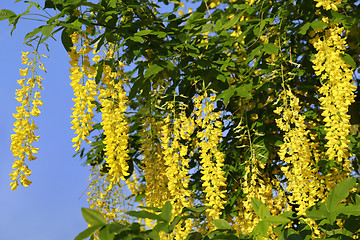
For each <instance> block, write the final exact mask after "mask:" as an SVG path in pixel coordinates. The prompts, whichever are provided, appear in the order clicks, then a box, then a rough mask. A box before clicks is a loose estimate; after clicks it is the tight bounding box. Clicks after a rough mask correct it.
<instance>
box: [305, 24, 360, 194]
mask: <svg viewBox="0 0 360 240" xmlns="http://www.w3.org/2000/svg"><path fill="white" fill-rule="evenodd" d="M343 35H344V28H343V27H340V26H339V24H332V25H329V27H328V28H326V29H325V30H324V31H320V32H319V33H318V34H317V35H316V36H315V37H314V38H313V39H312V40H311V43H312V44H313V45H314V47H315V49H316V50H317V53H316V54H315V57H316V58H315V59H314V60H313V64H314V65H313V68H314V70H315V74H316V75H317V76H320V77H321V80H322V82H323V85H322V86H321V88H320V89H319V93H320V94H321V96H322V97H320V99H319V101H320V104H321V109H322V110H323V112H322V116H323V117H324V119H323V121H324V122H325V130H326V131H327V133H326V136H325V138H326V140H327V143H326V145H325V148H326V155H327V157H328V160H330V161H335V162H336V163H337V164H338V165H339V166H340V169H337V168H336V169H335V168H333V171H334V172H333V174H332V177H331V178H329V177H327V178H326V179H327V180H328V181H327V183H328V185H329V186H328V187H330V188H332V187H333V186H332V184H334V183H336V182H337V181H341V180H342V179H344V178H346V176H347V175H348V174H349V173H350V172H351V171H352V166H351V163H350V153H349V147H348V145H349V140H348V139H347V136H348V135H349V133H350V126H351V125H350V115H349V114H348V108H349V106H350V105H351V104H352V103H353V102H354V99H355V95H354V91H355V90H356V87H355V86H354V85H353V77H352V75H353V71H352V70H351V68H350V66H349V65H348V64H346V63H345V62H344V60H343V59H342V58H341V55H342V54H343V53H344V52H345V50H346V47H347V44H346V36H343Z"/></svg>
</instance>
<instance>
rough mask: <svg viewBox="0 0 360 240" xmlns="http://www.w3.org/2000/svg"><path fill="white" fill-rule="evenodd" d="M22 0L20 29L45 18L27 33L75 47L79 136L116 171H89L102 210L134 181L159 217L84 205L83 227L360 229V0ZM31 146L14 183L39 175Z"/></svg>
mask: <svg viewBox="0 0 360 240" xmlns="http://www.w3.org/2000/svg"><path fill="white" fill-rule="evenodd" d="M16 2H20V0H17V1H16ZM23 3H24V4H27V5H28V9H27V10H26V11H25V12H23V13H21V14H16V13H14V12H12V11H10V10H5V9H3V10H0V20H5V19H7V20H9V25H10V26H12V27H13V28H12V30H11V32H12V31H13V30H14V29H15V28H16V26H17V24H18V22H19V21H20V20H21V19H29V18H31V19H33V20H40V21H42V22H43V25H41V26H39V27H38V28H35V29H34V30H32V31H31V32H30V33H28V34H27V35H26V36H25V42H26V43H27V44H28V45H30V44H31V43H33V42H35V43H37V46H39V44H46V42H47V41H51V39H53V38H54V39H56V38H60V39H61V42H62V45H63V46H64V49H65V50H66V51H67V52H68V53H69V58H70V62H69V63H70V65H71V67H70V79H71V86H72V87H73V90H74V95H75V98H74V108H73V109H72V110H73V115H72V117H73V121H72V124H73V127H72V129H74V131H75V137H74V139H73V142H74V147H76V151H77V154H78V155H79V156H80V157H81V158H85V161H86V164H87V165H91V166H92V169H93V170H94V171H98V172H96V173H94V175H96V176H97V180H96V181H97V182H96V183H103V185H102V186H100V187H97V186H96V184H95V180H92V181H93V184H91V186H92V188H91V189H90V192H89V193H88V195H89V196H90V199H89V201H90V202H91V203H92V206H93V207H92V208H94V209H98V210H101V212H102V213H107V214H106V218H107V219H114V216H117V214H118V212H119V210H118V209H117V207H114V206H113V205H114V203H115V202H116V200H115V199H116V198H117V197H116V196H117V191H118V190H116V189H117V187H119V186H120V187H122V186H125V185H126V186H127V188H128V189H129V190H130V191H131V193H130V194H129V195H128V196H118V197H122V198H123V199H124V201H128V204H130V203H132V201H133V200H134V199H135V200H136V201H137V203H136V204H137V205H141V206H143V207H144V209H145V210H143V211H140V212H136V211H135V212H130V215H131V216H134V217H140V218H144V217H145V220H144V221H145V223H146V226H147V227H148V229H149V230H144V229H142V228H141V225H140V224H137V223H132V224H129V223H126V222H123V223H118V222H113V223H108V224H106V223H105V222H104V219H103V217H101V215H99V214H98V213H96V212H95V211H90V210H85V209H84V210H83V213H84V217H85V219H86V220H87V222H88V223H89V225H90V228H89V229H87V230H85V231H84V232H82V233H81V234H80V235H79V236H80V237H79V236H78V239H83V238H86V237H88V236H90V235H91V234H92V233H93V232H94V231H95V230H99V237H100V239H107V238H109V239H111V238H112V237H115V239H116V238H119V239H122V238H121V237H123V236H129V237H128V238H129V239H130V236H131V235H135V236H137V237H138V238H139V239H145V238H147V237H150V238H154V239H157V238H159V237H160V238H162V239H163V238H175V239H185V238H188V239H239V238H240V239H241V237H242V236H243V235H242V234H244V238H246V237H248V235H249V234H251V235H249V236H251V237H252V238H256V239H261V238H263V237H264V238H279V239H309V238H310V237H311V238H324V239H331V237H332V238H339V239H342V238H345V239H347V238H346V237H350V236H351V237H355V235H354V234H355V233H356V232H357V231H358V229H357V228H356V229H355V228H352V227H350V226H353V225H352V223H353V222H355V223H357V222H358V218H359V216H358V215H357V211H358V204H359V203H358V202H359V199H358V198H359V197H358V195H351V196H349V197H348V191H349V189H351V188H352V187H354V184H355V180H354V178H348V177H349V176H354V175H358V174H359V167H358V164H359V161H358V159H359V155H360V151H359V148H360V147H359V144H358V143H359V137H360V135H359V130H358V128H359V124H360V116H359V112H360V111H359V96H358V90H357V85H358V82H357V78H356V76H357V74H354V72H355V70H356V69H357V67H358V66H359V64H360V62H359V54H360V48H359V45H360V38H359V32H360V28H359V24H358V23H359V20H360V19H359V14H358V12H359V11H360V9H359V4H358V1H355V0H349V1H339V0H331V1H327V0H315V1H312V0H305V1H296V0H275V1H273V0H221V1H220V0H204V1H202V0H201V1H196V0H195V1H193V2H180V1H177V0H172V1H169V0H158V1H149V0H140V1H133V0H98V1H87V0H46V1H44V3H42V4H38V3H35V2H32V1H23ZM185 4H186V6H185ZM184 10H185V11H186V10H188V12H187V13H185V12H184ZM58 33H60V36H58V35H59V34H58ZM37 51H38V48H36V51H35V52H34V53H35V55H36V56H37V55H38V53H37ZM34 69H35V65H34ZM23 71H24V70H21V73H22V72H23ZM30 93H31V91H30ZM28 99H30V100H31V99H32V95H31V94H29V98H28ZM30 100H27V102H26V103H27V104H30V105H31V101H30ZM26 111H27V110H24V111H22V113H23V114H24V116H25V117H24V120H21V121H20V123H19V125H21V123H22V122H25V120H26V121H28V119H29V117H28V115H26V113H27V112H26ZM19 115H21V114H19ZM95 115H98V116H100V115H101V118H102V120H101V121H100V122H95V120H94V116H95ZM21 116H23V115H21ZM32 131H34V129H33V130H32ZM90 138H92V141H90ZM21 141H25V142H24V146H27V145H26V144H28V142H26V139H23V138H21ZM21 141H18V142H17V145H19V144H20V145H21V143H22V142H21ZM84 142H86V143H88V145H87V146H85V147H84ZM28 145H29V144H28ZM14 151H16V150H14ZM26 154H27V156H28V159H26V158H25V156H26ZM29 154H30V155H31V153H29V150H26V149H25V150H24V154H23V155H21V156H22V158H21V159H20V160H15V162H16V164H15V168H18V169H16V170H14V172H13V173H12V175H11V179H12V180H13V181H14V182H16V184H15V183H13V184H12V186H14V185H16V186H17V181H18V179H19V174H20V175H21V174H22V172H24V171H25V170H26V172H28V173H29V174H28V175H27V176H29V175H30V173H31V172H29V170H28V167H27V165H26V161H27V160H31V159H32V158H33V157H31V159H30V155H29ZM14 156H16V154H15V153H14ZM31 156H32V155H31ZM95 169H97V170H95ZM25 175H26V174H25ZM20 178H21V176H20ZM99 179H100V180H99ZM344 179H346V180H344ZM343 180H344V181H343ZM20 181H21V183H23V182H24V183H25V184H22V185H24V186H28V185H29V184H30V183H31V182H30V181H29V180H27V181H25V180H23V179H22V178H21V179H20ZM340 182H341V183H340ZM337 185H338V187H337V188H335V186H337ZM334 188H335V190H334ZM93 196H100V197H95V199H94V197H93ZM91 198H93V199H91ZM105 199H106V200H105ZM325 199H326V201H325ZM343 199H346V200H344V203H342V204H340V205H338V203H339V201H341V200H343ZM170 206H171V207H170ZM198 206H206V209H205V210H204V211H200V212H196V211H195V210H194V209H196V207H198ZM169 209H171V211H170V210H169ZM184 209H185V210H184ZM189 211H190V212H193V211H195V212H196V214H194V216H193V215H191V214H190V215H184V214H185V213H186V212H189ZM120 212H121V211H120ZM122 213H123V215H124V216H125V214H124V211H122ZM179 219H181V221H180V220H179ZM123 221H126V220H123ZM154 224H155V225H154ZM289 224H290V225H291V224H292V227H289ZM230 228H231V229H232V230H231V231H235V232H236V234H235V233H234V234H233V233H232V232H231V231H230V230H229V229H230ZM216 229H218V230H216ZM219 229H220V230H219ZM160 230H162V231H163V232H165V233H166V234H165V235H164V234H163V235H162V234H159V232H160ZM228 230H229V234H227V235H226V237H224V236H223V235H225V233H226V232H227V231H228ZM245 235H246V237H245ZM340 235H341V236H340ZM124 238H125V237H124Z"/></svg>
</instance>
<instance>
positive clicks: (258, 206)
mask: <svg viewBox="0 0 360 240" xmlns="http://www.w3.org/2000/svg"><path fill="white" fill-rule="evenodd" d="M251 204H252V207H253V209H254V211H255V213H256V215H258V216H259V217H260V218H261V219H265V218H267V217H269V216H270V210H269V209H268V208H267V207H266V205H265V204H264V203H263V202H261V201H260V200H259V199H256V198H251Z"/></svg>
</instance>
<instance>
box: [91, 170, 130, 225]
mask: <svg viewBox="0 0 360 240" xmlns="http://www.w3.org/2000/svg"><path fill="white" fill-rule="evenodd" d="M89 181H90V185H89V187H88V188H89V191H88V192H87V196H88V199H87V201H88V203H89V206H90V208H92V209H96V210H98V211H100V212H102V213H103V214H104V215H105V217H106V219H107V220H108V221H115V220H119V219H121V218H124V217H126V215H125V214H124V211H123V210H124V209H125V208H126V206H125V205H124V204H125V203H124V199H125V195H124V189H123V188H122V186H121V185H116V186H115V187H114V186H113V187H111V188H109V186H110V185H111V184H112V183H111V182H110V181H109V180H108V178H107V177H106V176H105V175H104V174H102V173H101V169H100V167H99V166H94V167H92V168H91V174H90V177H89Z"/></svg>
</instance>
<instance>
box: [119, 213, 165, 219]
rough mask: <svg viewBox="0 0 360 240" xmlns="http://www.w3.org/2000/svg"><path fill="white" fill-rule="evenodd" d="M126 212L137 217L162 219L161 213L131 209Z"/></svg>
mask: <svg viewBox="0 0 360 240" xmlns="http://www.w3.org/2000/svg"><path fill="white" fill-rule="evenodd" d="M126 214H127V215H130V216H133V217H137V218H149V219H157V220H160V219H161V218H160V216H159V215H156V214H155V213H151V212H148V211H129V212H127V213H126Z"/></svg>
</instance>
